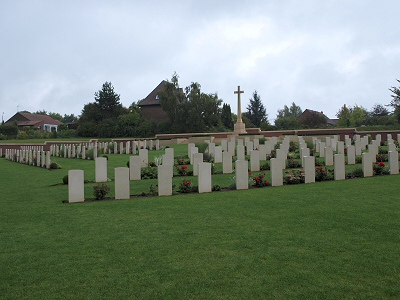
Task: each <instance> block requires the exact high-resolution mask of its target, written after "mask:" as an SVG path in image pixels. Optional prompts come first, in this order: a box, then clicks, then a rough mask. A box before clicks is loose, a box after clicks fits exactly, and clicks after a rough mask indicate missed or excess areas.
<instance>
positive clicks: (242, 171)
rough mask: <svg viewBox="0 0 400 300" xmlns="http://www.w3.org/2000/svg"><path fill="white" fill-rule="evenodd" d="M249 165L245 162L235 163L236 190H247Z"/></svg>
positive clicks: (238, 161)
mask: <svg viewBox="0 0 400 300" xmlns="http://www.w3.org/2000/svg"><path fill="white" fill-rule="evenodd" d="M248 168H249V163H248V161H247V160H237V161H236V170H235V172H236V176H235V177H236V189H237V190H247V189H248V188H249V171H248Z"/></svg>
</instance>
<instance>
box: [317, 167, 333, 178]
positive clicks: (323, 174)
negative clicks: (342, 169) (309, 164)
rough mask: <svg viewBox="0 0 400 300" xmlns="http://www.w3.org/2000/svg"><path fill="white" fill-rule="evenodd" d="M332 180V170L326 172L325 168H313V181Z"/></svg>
mask: <svg viewBox="0 0 400 300" xmlns="http://www.w3.org/2000/svg"><path fill="white" fill-rule="evenodd" d="M328 180H333V170H328V169H327V168H326V167H325V168H324V167H317V168H315V181H328Z"/></svg>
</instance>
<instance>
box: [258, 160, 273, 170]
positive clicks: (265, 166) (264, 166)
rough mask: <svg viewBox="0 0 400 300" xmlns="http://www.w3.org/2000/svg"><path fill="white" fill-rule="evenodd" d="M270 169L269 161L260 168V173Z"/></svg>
mask: <svg viewBox="0 0 400 300" xmlns="http://www.w3.org/2000/svg"><path fill="white" fill-rule="evenodd" d="M270 169H271V165H270V163H269V161H266V162H265V163H264V164H263V165H261V166H260V170H261V171H267V170H270Z"/></svg>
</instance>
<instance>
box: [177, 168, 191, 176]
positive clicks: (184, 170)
mask: <svg viewBox="0 0 400 300" xmlns="http://www.w3.org/2000/svg"><path fill="white" fill-rule="evenodd" d="M175 168H176V171H177V172H178V175H179V176H187V172H188V166H187V165H175Z"/></svg>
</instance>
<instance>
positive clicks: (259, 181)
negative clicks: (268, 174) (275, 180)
mask: <svg viewBox="0 0 400 300" xmlns="http://www.w3.org/2000/svg"><path fill="white" fill-rule="evenodd" d="M251 179H252V181H253V186H255V187H264V186H268V185H269V182H268V180H266V179H265V173H260V174H259V175H257V176H255V177H253V178H251Z"/></svg>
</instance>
